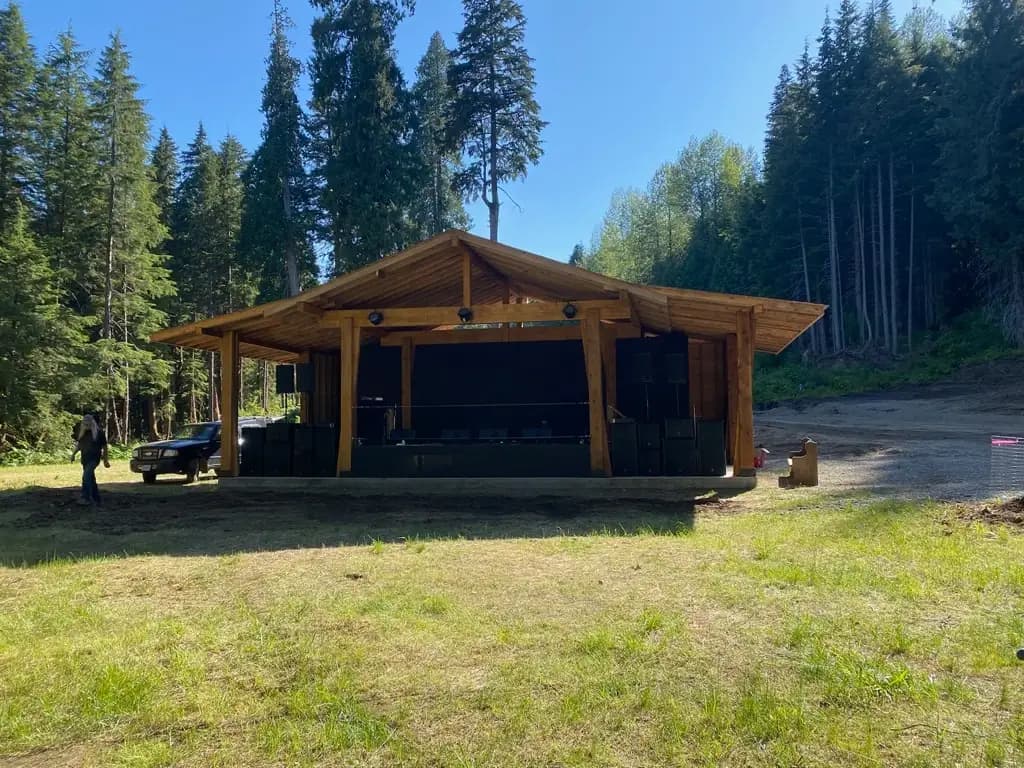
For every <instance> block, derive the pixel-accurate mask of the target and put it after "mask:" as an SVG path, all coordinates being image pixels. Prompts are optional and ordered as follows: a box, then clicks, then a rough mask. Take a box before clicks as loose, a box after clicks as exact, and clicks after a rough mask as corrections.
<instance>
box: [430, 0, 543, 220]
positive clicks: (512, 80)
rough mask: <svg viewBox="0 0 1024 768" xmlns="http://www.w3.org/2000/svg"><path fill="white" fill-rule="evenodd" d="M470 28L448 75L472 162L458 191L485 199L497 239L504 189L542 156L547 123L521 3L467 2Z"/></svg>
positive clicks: (458, 128)
mask: <svg viewBox="0 0 1024 768" xmlns="http://www.w3.org/2000/svg"><path fill="white" fill-rule="evenodd" d="M463 16H464V20H465V26H464V27H463V29H462V31H461V32H460V33H459V41H458V47H457V48H456V49H455V53H454V63H453V65H452V68H451V72H450V75H449V78H450V81H451V84H452V87H453V88H454V89H455V93H456V95H455V104H454V108H453V114H452V123H451V132H450V135H451V137H452V139H453V140H454V141H455V144H456V146H458V147H460V148H461V150H462V154H463V155H464V156H465V158H466V160H465V166H464V168H463V169H462V170H461V171H460V172H459V173H458V174H457V175H456V184H457V187H458V188H459V189H460V190H462V191H463V192H464V193H465V194H467V195H468V196H470V197H471V198H473V199H476V198H480V199H482V200H483V202H484V205H486V206H487V210H488V213H489V217H490V234H491V239H492V240H497V239H498V217H499V213H500V210H501V199H500V197H499V195H500V193H501V191H502V189H501V185H502V184H504V183H507V182H510V181H514V180H516V179H520V178H523V177H525V176H526V171H527V168H528V167H529V166H530V165H535V164H536V163H537V162H539V161H540V157H541V155H542V154H543V150H542V149H541V139H540V134H541V131H542V130H543V128H544V126H545V125H546V123H544V121H543V120H541V118H540V107H539V105H538V104H537V101H536V99H535V98H534V70H533V59H531V58H530V56H529V54H528V53H527V52H526V45H525V37H526V17H525V16H524V15H523V9H522V6H521V5H520V4H519V2H517V0H463Z"/></svg>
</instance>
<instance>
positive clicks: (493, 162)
mask: <svg viewBox="0 0 1024 768" xmlns="http://www.w3.org/2000/svg"><path fill="white" fill-rule="evenodd" d="M497 89H498V84H497V73H496V72H495V71H494V64H491V73H490V91H491V93H494V92H495V91H496V90H497ZM490 120H491V124H490V132H491V135H490V140H491V146H490V153H491V156H490V157H489V158H488V160H489V161H490V167H491V178H490V182H491V199H490V202H487V201H486V200H485V201H484V202H487V210H488V213H489V214H490V219H491V222H490V223H491V240H493V241H494V242H497V241H498V214H499V212H500V209H501V201H500V200H498V112H497V109H496V108H495V107H493V106H492V107H491V115H490Z"/></svg>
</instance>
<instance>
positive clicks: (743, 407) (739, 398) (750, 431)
mask: <svg viewBox="0 0 1024 768" xmlns="http://www.w3.org/2000/svg"><path fill="white" fill-rule="evenodd" d="M754 333H755V328H754V313H753V312H751V311H749V310H747V311H745V312H739V313H737V317H736V448H735V449H734V451H733V474H735V475H737V476H745V477H749V476H751V475H753V474H754Z"/></svg>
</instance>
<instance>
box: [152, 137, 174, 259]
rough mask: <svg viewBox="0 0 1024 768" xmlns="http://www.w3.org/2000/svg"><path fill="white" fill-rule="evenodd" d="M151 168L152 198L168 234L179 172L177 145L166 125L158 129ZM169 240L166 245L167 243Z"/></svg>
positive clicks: (172, 218)
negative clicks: (158, 133)
mask: <svg viewBox="0 0 1024 768" xmlns="http://www.w3.org/2000/svg"><path fill="white" fill-rule="evenodd" d="M149 162H150V166H151V167H152V168H153V183H154V185H155V186H154V190H153V199H154V202H156V207H157V211H158V212H159V217H160V223H161V224H163V225H164V227H165V228H166V229H167V234H168V236H170V234H171V227H172V226H173V221H174V199H175V196H176V195H177V193H178V181H179V176H180V174H181V171H180V169H179V168H178V145H177V144H175V143H174V139H172V138H171V134H170V132H169V131H168V130H167V126H164V127H163V128H161V129H160V136H159V137H158V138H157V140H156V146H154V147H153V154H152V155H151V156H150V161H149ZM169 244H170V243H169V241H168V243H167V245H169Z"/></svg>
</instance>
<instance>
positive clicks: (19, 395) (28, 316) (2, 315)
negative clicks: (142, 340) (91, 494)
mask: <svg viewBox="0 0 1024 768" xmlns="http://www.w3.org/2000/svg"><path fill="white" fill-rule="evenodd" d="M11 214H12V217H11V219H10V221H8V223H7V224H6V226H5V227H4V228H3V229H2V230H0V453H3V452H5V451H7V450H9V449H10V448H12V447H39V446H45V445H48V444H53V443H55V442H57V441H63V440H66V439H67V434H68V429H69V427H70V421H69V419H68V418H67V416H66V414H64V413H63V412H62V410H61V405H62V395H63V393H65V392H67V390H68V386H67V384H68V379H69V371H70V369H71V365H72V363H73V361H72V359H71V355H70V352H71V350H74V349H76V348H77V347H78V345H79V344H80V343H81V340H80V339H79V338H78V337H77V334H76V333H75V331H74V330H72V326H71V324H69V323H68V322H66V320H67V317H66V315H67V312H66V311H65V310H63V309H62V308H61V306H60V304H59V302H58V301H57V299H58V296H57V292H56V288H55V286H56V284H57V282H56V280H55V279H54V275H53V271H52V270H51V269H50V264H49V259H48V258H47V256H46V254H45V253H44V252H43V251H42V249H41V248H40V247H39V246H38V244H37V243H36V242H35V239H34V238H33V236H32V233H31V232H30V231H29V229H28V226H27V223H26V218H27V217H26V216H25V214H24V210H23V209H22V207H21V206H20V204H15V206H14V208H13V209H12V211H11Z"/></svg>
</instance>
